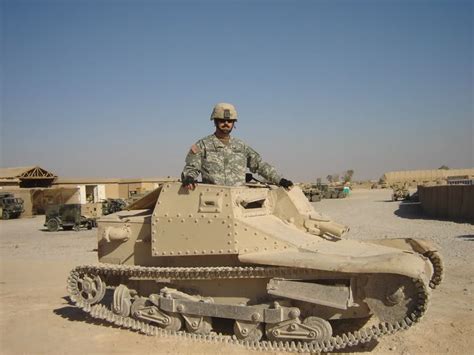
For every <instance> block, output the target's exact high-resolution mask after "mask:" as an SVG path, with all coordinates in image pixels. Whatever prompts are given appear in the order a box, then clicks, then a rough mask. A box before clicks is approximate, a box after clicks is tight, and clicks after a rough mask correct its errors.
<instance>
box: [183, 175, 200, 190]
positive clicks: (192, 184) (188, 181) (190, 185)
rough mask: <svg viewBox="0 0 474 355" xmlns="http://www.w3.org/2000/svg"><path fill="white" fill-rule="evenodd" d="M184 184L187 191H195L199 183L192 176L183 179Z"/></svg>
mask: <svg viewBox="0 0 474 355" xmlns="http://www.w3.org/2000/svg"><path fill="white" fill-rule="evenodd" d="M182 184H183V187H184V188H185V189H186V190H194V189H195V188H196V184H197V181H196V180H194V179H193V178H192V177H191V176H186V177H184V178H183V181H182Z"/></svg>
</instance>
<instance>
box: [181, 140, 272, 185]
mask: <svg viewBox="0 0 474 355" xmlns="http://www.w3.org/2000/svg"><path fill="white" fill-rule="evenodd" d="M247 168H249V169H250V171H251V172H252V173H257V174H259V175H260V176H263V177H264V178H265V179H267V180H268V181H269V182H271V183H274V184H278V183H279V181H280V179H281V177H280V176H279V174H278V173H277V171H276V170H275V168H273V167H272V166H271V165H270V164H267V163H265V162H264V161H262V158H261V157H260V155H259V154H258V153H257V152H256V151H255V150H253V149H252V148H250V147H249V146H248V145H247V144H245V143H244V142H242V141H241V140H240V139H237V138H233V137H230V140H229V143H228V144H224V143H223V142H221V141H220V140H219V139H218V138H217V137H216V136H215V135H214V134H211V135H209V136H207V137H204V138H202V139H200V140H199V141H197V142H196V144H194V145H193V146H192V148H191V150H190V151H189V153H188V155H187V156H186V165H185V166H184V169H183V173H182V175H181V176H182V178H184V177H192V178H193V179H194V180H197V178H198V176H199V174H201V175H202V182H203V183H205V184H215V185H226V186H239V185H243V184H245V173H246V171H247Z"/></svg>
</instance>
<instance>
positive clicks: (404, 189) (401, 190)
mask: <svg viewBox="0 0 474 355" xmlns="http://www.w3.org/2000/svg"><path fill="white" fill-rule="evenodd" d="M392 190H393V191H392V201H398V200H399V199H400V200H409V199H410V192H409V191H408V185H407V184H403V185H393V186H392Z"/></svg>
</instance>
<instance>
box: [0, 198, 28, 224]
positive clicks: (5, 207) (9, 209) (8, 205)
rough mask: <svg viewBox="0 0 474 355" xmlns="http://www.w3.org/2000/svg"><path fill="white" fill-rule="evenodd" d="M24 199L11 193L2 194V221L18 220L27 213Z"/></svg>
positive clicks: (0, 213) (0, 199) (0, 206)
mask: <svg viewBox="0 0 474 355" xmlns="http://www.w3.org/2000/svg"><path fill="white" fill-rule="evenodd" d="M23 204H24V201H23V199H22V198H18V197H15V196H14V195H13V194H12V193H10V192H0V215H1V216H2V219H11V218H18V217H20V215H21V214H22V213H23V212H24V211H25V209H24V207H23Z"/></svg>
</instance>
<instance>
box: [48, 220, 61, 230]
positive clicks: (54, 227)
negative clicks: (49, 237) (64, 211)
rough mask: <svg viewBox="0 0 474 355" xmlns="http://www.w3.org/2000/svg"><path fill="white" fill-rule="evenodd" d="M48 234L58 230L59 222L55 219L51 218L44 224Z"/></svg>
mask: <svg viewBox="0 0 474 355" xmlns="http://www.w3.org/2000/svg"><path fill="white" fill-rule="evenodd" d="M46 227H48V230H49V231H50V232H57V231H58V230H59V222H58V220H57V219H55V218H51V219H50V220H49V221H48V223H47V224H46Z"/></svg>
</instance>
